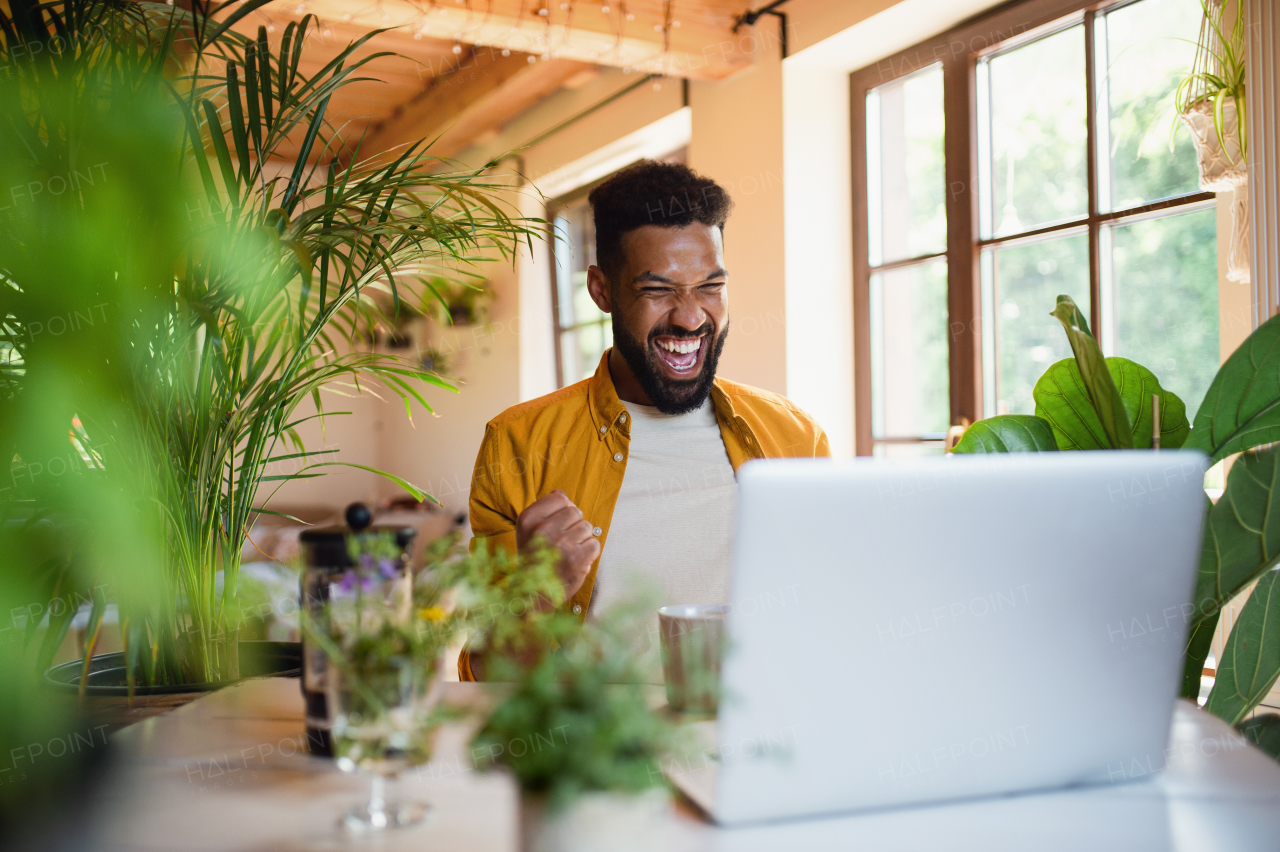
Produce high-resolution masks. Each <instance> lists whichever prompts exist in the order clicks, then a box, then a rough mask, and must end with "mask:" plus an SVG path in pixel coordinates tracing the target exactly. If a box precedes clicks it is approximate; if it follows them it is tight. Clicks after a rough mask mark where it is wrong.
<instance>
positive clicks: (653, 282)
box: [459, 160, 830, 680]
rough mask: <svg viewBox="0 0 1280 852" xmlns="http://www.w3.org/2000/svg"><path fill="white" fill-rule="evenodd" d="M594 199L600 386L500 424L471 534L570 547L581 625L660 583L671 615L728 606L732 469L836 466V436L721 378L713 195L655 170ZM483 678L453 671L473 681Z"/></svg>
mask: <svg viewBox="0 0 1280 852" xmlns="http://www.w3.org/2000/svg"><path fill="white" fill-rule="evenodd" d="M588 200H589V201H590V203H591V208H592V212H593V214H594V218H595V231H596V259H597V262H598V265H596V266H592V267H590V269H589V270H588V271H587V288H588V290H589V292H590V294H591V298H592V300H593V301H594V302H595V303H596V305H597V306H599V308H600V310H602V311H604V312H605V313H607V314H610V315H611V317H612V324H613V342H614V346H613V348H612V349H609V350H608V351H606V352H605V353H604V357H603V358H601V359H600V366H599V368H598V369H597V370H596V373H595V375H594V376H592V377H591V378H590V379H587V380H586V381H582V382H579V383H577V384H575V385H571V386H569V387H567V388H563V389H561V390H559V391H556V392H555V393H552V394H548V395H547V396H544V397H540V398H539V399H535V400H531V401H529V402H525V403H522V404H520V405H517V406H514V407H512V408H509V409H508V410H506V411H505V412H503V413H502V414H501V415H499V416H498V417H496V418H494V419H493V420H492V421H491V422H490V423H489V425H488V428H487V430H486V432H485V437H484V442H483V444H482V445H481V447H480V455H479V457H478V458H477V459H476V467H475V473H474V475H473V478H472V482H471V528H472V531H473V533H474V534H475V535H476V536H477V537H482V538H488V539H492V540H493V542H492V543H494V544H497V545H499V546H503V547H506V548H508V550H512V549H515V548H524V547H526V546H527V545H529V543H530V542H532V541H533V540H534V539H535V538H537V537H542V538H543V539H545V540H546V542H547V543H549V544H550V545H552V546H554V547H555V548H556V549H557V550H559V551H560V556H561V558H560V563H559V566H558V574H559V577H560V580H561V582H563V583H564V591H565V599H566V600H565V606H566V607H567V608H568V609H569V610H570V611H571V612H573V613H574V614H575V615H577V616H578V617H579V618H581V619H586V618H587V617H588V616H589V615H591V614H594V613H596V612H598V611H600V610H602V609H603V608H604V607H605V606H607V604H608V603H609V602H611V601H612V600H615V599H618V598H621V597H624V596H625V595H626V594H627V593H628V591H629V590H630V589H631V588H633V587H636V586H647V587H649V588H652V587H655V586H656V587H657V588H658V590H659V591H660V593H661V595H662V597H663V601H662V603H664V604H680V603H723V602H725V601H726V599H727V596H728V575H729V540H730V535H731V532H732V525H733V512H734V504H735V498H736V492H737V485H736V481H735V471H736V470H737V468H738V466H739V465H741V464H742V463H743V462H744V461H747V460H748V459H753V458H776V457H787V456H801V457H809V456H825V455H829V453H830V448H829V447H828V444H827V437H826V435H825V434H823V432H822V429H821V428H820V427H819V426H818V424H817V423H816V422H814V420H813V419H812V418H811V417H809V416H808V415H807V414H805V413H804V412H803V411H801V410H800V409H798V408H797V407H795V406H794V405H792V404H791V403H790V402H788V401H787V400H786V399H784V398H783V397H781V396H778V395H777V394H773V393H769V392H768V391H763V390H758V389H756V388H752V387H747V386H746V385H740V384H736V383H734V382H730V381H727V380H725V379H720V378H717V377H716V364H717V362H718V360H719V358H720V352H721V350H722V349H723V348H724V342H725V338H726V337H727V336H728V334H729V276H728V273H727V272H726V270H725V264H724V227H725V221H726V220H727V219H728V215H729V210H730V207H731V202H730V200H729V198H728V196H727V195H726V194H725V192H724V190H723V189H722V188H721V187H720V186H718V185H717V184H716V183H715V182H714V181H711V180H709V179H707V178H704V177H702V176H700V175H698V174H697V173H695V172H694V171H692V170H691V169H689V168H688V167H686V166H683V165H679V164H675V163H661V162H656V161H652V160H645V161H642V162H639V163H636V164H634V165H632V166H630V167H628V168H626V169H623V170H622V171H621V172H619V173H617V174H616V175H614V176H613V177H611V178H610V179H609V180H607V181H605V182H604V183H603V184H601V185H600V186H598V187H597V188H596V189H595V190H594V191H593V192H592V193H591V195H590V197H589V199H588ZM480 668H481V667H480V665H479V664H478V663H477V664H476V665H475V667H474V668H473V666H472V661H471V659H470V656H469V655H467V654H463V656H462V658H461V659H460V660H459V674H460V676H461V677H462V679H463V680H474V679H477V676H482V672H481V671H480Z"/></svg>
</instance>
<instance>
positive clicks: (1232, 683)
mask: <svg viewBox="0 0 1280 852" xmlns="http://www.w3.org/2000/svg"><path fill="white" fill-rule="evenodd" d="M1277 579H1280V571H1276V570H1274V569H1273V570H1271V571H1268V572H1267V573H1266V574H1265V575H1263V577H1262V579H1261V580H1259V581H1258V585H1256V586H1254V587H1253V593H1252V594H1250V595H1249V600H1248V601H1246V602H1245V605H1244V609H1242V610H1241V611H1240V617H1239V618H1238V619H1237V620H1236V624H1235V627H1233V628H1232V629H1231V635H1230V636H1229V637H1227V642H1226V646H1225V648H1224V649H1223V653H1222V661H1221V662H1220V663H1219V664H1218V675H1217V678H1216V679H1215V680H1214V684H1213V689H1212V690H1211V691H1210V692H1209V700H1208V701H1207V702H1206V703H1205V709H1206V710H1208V711H1209V712H1210V713H1212V714H1214V715H1215V716H1217V717H1218V718H1220V719H1224V720H1226V721H1227V722H1228V723H1229V724H1232V725H1235V724H1238V723H1239V722H1240V721H1241V720H1242V719H1244V717H1245V716H1246V715H1248V713H1249V711H1251V710H1252V709H1253V708H1254V707H1257V706H1258V702H1260V701H1262V699H1263V698H1265V697H1266V695H1267V693H1268V692H1270V691H1271V686H1272V684H1274V683H1275V682H1276V676H1277V675H1280V588H1278V587H1277V585H1276V581H1277Z"/></svg>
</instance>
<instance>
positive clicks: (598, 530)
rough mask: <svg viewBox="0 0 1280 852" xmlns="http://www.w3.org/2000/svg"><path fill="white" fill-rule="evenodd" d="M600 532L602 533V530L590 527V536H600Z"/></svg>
mask: <svg viewBox="0 0 1280 852" xmlns="http://www.w3.org/2000/svg"><path fill="white" fill-rule="evenodd" d="M602 532H604V530H602V529H600V528H599V527H592V528H591V534H592V535H600V533H602Z"/></svg>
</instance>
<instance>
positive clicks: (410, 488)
mask: <svg viewBox="0 0 1280 852" xmlns="http://www.w3.org/2000/svg"><path fill="white" fill-rule="evenodd" d="M313 467H354V468H357V469H359V470H367V471H369V473H376V474H377V475H378V476H381V477H382V478H383V479H388V480H390V481H392V482H394V483H395V484H396V485H399V486H400V487H401V488H403V489H404V490H405V491H407V492H409V494H411V495H413V499H415V500H417V501H418V502H422V501H423V500H430V501H431V502H432V503H436V504H440V501H439V500H437V499H436V498H434V497H432V496H431V495H430V494H428V493H427V492H425V491H423V490H422V489H421V488H419V487H418V486H416V485H414V484H413V483H412V482H410V481H409V480H407V479H403V478H402V477H399V476H396V475H395V474H394V473H387V472H386V471H385V470H379V469H378V468H376V467H369V466H367V465H363V464H355V463H353V462H317V463H315V464H309V465H307V466H306V467H304V468H303V470H310V469H311V468H313ZM313 475H319V474H313Z"/></svg>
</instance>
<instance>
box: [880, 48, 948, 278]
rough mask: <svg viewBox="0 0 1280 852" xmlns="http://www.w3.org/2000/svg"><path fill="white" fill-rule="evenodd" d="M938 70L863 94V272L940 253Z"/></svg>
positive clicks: (943, 219) (942, 184)
mask: <svg viewBox="0 0 1280 852" xmlns="http://www.w3.org/2000/svg"><path fill="white" fill-rule="evenodd" d="M942 141H943V122H942V66H940V65H939V66H934V67H932V68H929V69H926V70H924V71H922V72H920V73H918V74H913V75H912V76H910V77H907V78H906V79H904V80H899V81H896V82H894V83H890V84H889V85H887V86H881V87H879V88H878V89H873V90H872V91H871V92H869V93H868V94H867V172H868V174H867V188H868V192H867V201H868V207H869V208H870V209H869V210H868V221H869V222H870V233H869V237H870V245H871V265H872V266H878V265H879V264H881V263H885V262H891V261H895V260H903V259H905V258H910V257H919V256H921V255H929V254H939V253H941V252H943V251H945V250H946V247H947V215H946V198H945V195H944V193H945V191H946V177H945V174H944V170H943V154H942Z"/></svg>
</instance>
